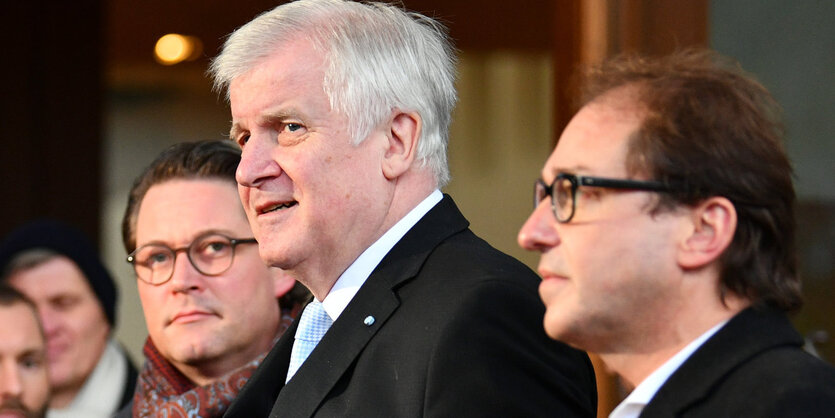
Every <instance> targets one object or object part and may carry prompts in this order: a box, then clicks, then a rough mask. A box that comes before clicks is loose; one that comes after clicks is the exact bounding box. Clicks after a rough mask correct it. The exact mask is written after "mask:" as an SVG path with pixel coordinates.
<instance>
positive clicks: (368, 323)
mask: <svg viewBox="0 0 835 418" xmlns="http://www.w3.org/2000/svg"><path fill="white" fill-rule="evenodd" d="M362 323H363V324H365V325H366V326H369V327H370V326H372V325H374V317H373V316H371V315H368V316H366V317H365V319H364V320H363V321H362Z"/></svg>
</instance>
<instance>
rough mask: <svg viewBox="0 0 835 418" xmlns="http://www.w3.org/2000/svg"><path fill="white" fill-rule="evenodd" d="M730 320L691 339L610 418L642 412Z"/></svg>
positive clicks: (631, 417)
mask: <svg viewBox="0 0 835 418" xmlns="http://www.w3.org/2000/svg"><path fill="white" fill-rule="evenodd" d="M727 322H728V321H727V320H725V321H722V322H720V323H718V324H716V325H715V326H713V328H711V329H709V330H707V331H706V332H705V333H704V334H702V335H700V336H699V338H696V339H695V340H693V341H691V342H690V344H687V345H686V346H685V347H684V348H683V349H681V351H679V352H678V353H676V355H674V356H672V357H670V359H669V360H667V361H666V362H664V364H662V365H661V367H659V368H657V369H655V371H654V372H652V374H650V375H649V376H647V377H646V379H644V380H643V381H642V382H641V383H640V384H639V385H638V386H637V387H636V388H635V390H633V391H632V393H630V394H629V396H627V397H626V399H624V400H623V402H621V403H620V404H619V405H618V406H617V408H615V410H614V411H612V413H611V414H609V418H633V417H637V416H639V415H640V414H641V411H643V409H644V407H645V406H646V405H647V404H648V403H649V401H651V400H652V397H653V396H655V394H656V392H658V389H661V386H662V385H664V382H666V381H667V379H669V378H670V376H672V374H673V373H675V371H676V370H678V368H679V367H681V365H682V364H684V362H685V361H687V359H688V358H690V356H691V355H692V354H693V353H694V352H695V351H696V350H698V349H699V347H701V346H702V344H704V343H705V341H707V340H708V339H709V338H710V337H712V336H713V334H715V333H716V332H717V331H719V329H721V328H722V327H723V326H724V325H725V324H726V323H727Z"/></svg>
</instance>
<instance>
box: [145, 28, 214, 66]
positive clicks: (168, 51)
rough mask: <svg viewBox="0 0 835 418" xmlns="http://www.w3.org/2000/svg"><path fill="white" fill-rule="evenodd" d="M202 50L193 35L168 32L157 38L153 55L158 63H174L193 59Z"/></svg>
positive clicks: (198, 41) (200, 44)
mask: <svg viewBox="0 0 835 418" xmlns="http://www.w3.org/2000/svg"><path fill="white" fill-rule="evenodd" d="M202 52H203V45H202V43H201V42H200V40H199V39H197V38H196V37H194V36H183V35H180V34H177V33H169V34H167V35H164V36H162V37H161V38H159V40H157V44H156V46H155V47H154V56H155V57H156V59H157V61H158V62H159V63H160V64H164V65H174V64H176V63H178V62H183V61H185V60H189V61H191V60H194V59H196V58H197V57H199V56H200V54H201V53H202Z"/></svg>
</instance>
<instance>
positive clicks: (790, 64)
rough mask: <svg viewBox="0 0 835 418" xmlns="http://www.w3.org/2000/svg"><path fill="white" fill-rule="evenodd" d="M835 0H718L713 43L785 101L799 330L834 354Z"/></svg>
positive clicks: (831, 358) (831, 357)
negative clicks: (800, 301) (801, 301)
mask: <svg viewBox="0 0 835 418" xmlns="http://www.w3.org/2000/svg"><path fill="white" fill-rule="evenodd" d="M833 23H835V2H832V1H829V0H803V1H782V0H734V1H712V2H711V13H710V25H711V29H710V33H711V45H712V47H713V48H714V49H716V50H718V51H719V52H722V53H724V54H727V55H730V56H732V57H735V58H736V59H737V60H739V61H740V63H741V64H742V67H743V68H744V69H746V70H747V71H749V72H752V73H754V74H755V75H756V76H757V78H758V79H759V80H760V82H762V83H763V84H764V85H765V86H766V88H768V89H769V90H770V91H771V92H772V93H773V94H774V96H775V98H776V99H777V101H778V102H779V103H780V104H781V105H782V107H783V111H784V118H785V122H786V130H787V133H786V148H787V150H788V153H789V156H790V157H791V159H792V161H793V163H794V169H795V188H796V190H797V193H798V207H797V221H798V231H797V232H798V234H797V238H798V250H799V251H798V254H799V261H800V267H801V276H802V279H803V286H804V292H803V293H804V298H805V300H806V303H805V306H804V308H803V310H802V311H801V312H800V314H799V315H798V316H797V317H796V318H795V324H796V325H797V326H798V328H799V329H800V331H801V332H803V333H804V334H807V335H809V336H810V337H813V336H814V335H815V334H817V335H818V336H821V333H820V332H817V331H824V332H825V333H826V334H828V335H829V337H828V338H827V337H825V336H824V337H823V338H821V340H824V342H823V343H822V344H820V345H819V346H818V348H819V349H820V353H821V355H822V356H823V357H824V358H825V359H826V360H827V361H829V362H830V363H831V362H833V361H835V341H833V338H835V309H833V303H832V298H833V296H835V25H834V24H833Z"/></svg>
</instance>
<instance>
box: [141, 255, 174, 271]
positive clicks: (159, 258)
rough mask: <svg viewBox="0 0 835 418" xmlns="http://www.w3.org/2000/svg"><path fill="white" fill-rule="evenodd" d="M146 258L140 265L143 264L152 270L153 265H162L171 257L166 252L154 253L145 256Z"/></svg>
mask: <svg viewBox="0 0 835 418" xmlns="http://www.w3.org/2000/svg"><path fill="white" fill-rule="evenodd" d="M146 257H147V258H146V259H145V262H143V263H142V264H145V265H147V266H148V267H151V268H153V267H154V265H157V264H164V263H166V262H168V259H169V258H170V257H171V255H170V254H168V252H167V251H156V252H152V253H149V254H147V255H146Z"/></svg>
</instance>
